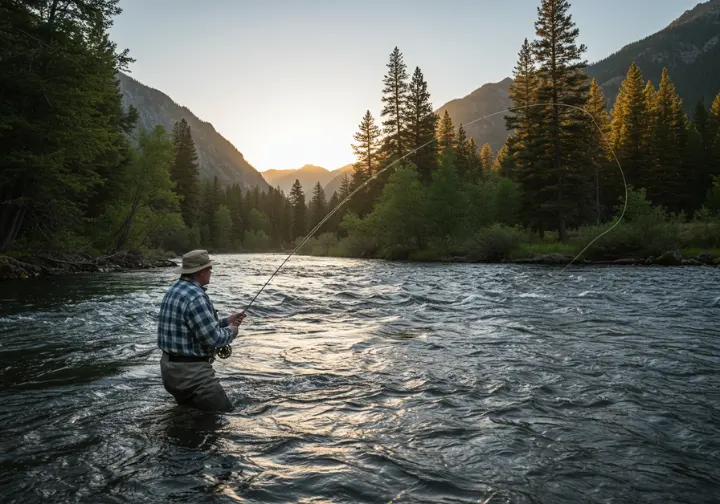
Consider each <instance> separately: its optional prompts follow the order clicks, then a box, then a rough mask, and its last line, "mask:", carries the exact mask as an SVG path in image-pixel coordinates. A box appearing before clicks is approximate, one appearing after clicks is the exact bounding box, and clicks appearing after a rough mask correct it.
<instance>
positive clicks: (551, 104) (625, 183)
mask: <svg viewBox="0 0 720 504" xmlns="http://www.w3.org/2000/svg"><path fill="white" fill-rule="evenodd" d="M533 107H566V108H569V109H573V110H579V111H580V112H583V113H584V114H587V115H588V116H590V119H591V120H592V122H593V124H594V125H595V127H596V128H597V130H598V131H599V132H600V135H601V137H602V139H603V140H604V141H605V144H606V145H607V148H608V150H609V151H610V152H611V153H612V155H613V158H614V159H615V162H616V163H617V165H618V168H619V169H620V174H621V175H622V179H623V184H624V186H625V204H624V206H623V211H622V213H621V214H620V217H618V219H617V221H616V222H615V223H614V224H613V225H612V226H611V227H610V228H608V229H607V230H606V231H604V232H602V233H600V234H599V235H598V236H597V237H595V239H593V240H592V241H591V242H590V243H589V244H588V245H587V246H586V247H585V248H584V249H582V250H581V251H580V253H578V254H577V255H576V256H575V257H574V258H573V259H572V260H571V261H570V262H569V263H568V264H567V265H566V266H565V267H564V268H563V269H562V271H561V272H560V273H559V274H558V276H559V275H562V274H563V273H564V272H565V270H567V269H568V268H569V267H570V265H572V264H573V263H574V262H575V261H576V260H577V259H578V258H579V257H580V256H581V255H582V254H584V253H585V252H586V251H587V249H589V248H590V247H591V246H592V244H593V243H595V242H596V241H598V240H599V239H600V238H602V237H603V236H605V235H606V234H608V233H609V232H610V231H612V230H613V229H615V228H616V227H617V225H618V224H620V221H622V219H623V217H624V216H625V212H626V210H627V200H628V186H627V180H626V179H625V172H624V171H623V168H622V164H621V163H620V160H619V159H618V157H617V154H616V153H615V150H614V149H613V148H612V144H611V143H610V141H609V140H608V138H607V136H606V135H605V133H604V132H603V130H602V128H601V127H600V125H599V124H598V123H597V121H596V120H595V118H594V117H593V115H592V114H591V113H590V112H588V111H587V110H585V109H584V108H582V107H578V106H575V105H568V104H565V103H555V104H553V103H533V104H529V105H519V106H517V107H510V108H507V109H503V110H500V111H498V112H493V113H492V114H487V115H484V116H482V117H479V118H477V119H475V120H473V121H470V122H469V123H467V124H465V125H464V126H470V125H471V124H475V123H477V122H480V121H484V120H486V119H489V118H491V117H494V116H497V115H500V114H506V113H508V112H514V111H517V110H524V109H529V108H533ZM433 114H434V112H433ZM433 142H437V138H433V139H432V140H430V141H428V142H425V143H424V144H422V145H421V146H420V147H417V148H415V149H413V150H411V151H410V152H408V153H407V154H405V155H403V156H402V157H400V158H398V159H396V160H395V161H393V162H392V163H390V164H389V165H387V166H386V167H385V168H383V169H381V170H378V171H376V172H375V173H374V174H373V175H372V176H371V177H370V178H368V179H367V180H366V181H364V182H363V183H362V184H360V185H359V186H358V187H357V188H355V190H354V191H352V192H351V193H350V194H348V195H347V196H346V197H345V198H344V199H343V200H342V201H341V202H340V203H338V204H337V206H335V208H333V209H332V210H331V211H330V212H328V214H327V215H326V216H325V217H324V218H323V219H322V220H321V221H320V222H319V223H318V224H317V225H316V226H315V227H314V228H312V229H311V230H310V232H309V233H308V234H307V235H306V236H305V237H304V238H303V239H302V240H301V241H300V243H299V244H298V245H297V246H296V247H295V248H294V249H293V251H292V252H290V254H289V255H288V256H287V257H286V258H285V260H284V261H283V262H282V263H280V266H278V267H277V269H276V270H275V271H274V272H273V274H272V275H270V278H268V279H267V281H266V282H265V283H264V284H263V286H262V287H260V290H259V291H258V292H257V294H255V296H254V297H253V298H252V300H251V301H250V303H249V304H248V305H247V306H246V307H245V309H244V310H243V311H242V313H243V315H244V314H245V313H246V312H247V311H248V310H249V309H250V307H251V306H252V305H253V303H255V300H256V299H257V298H258V296H259V295H260V294H261V293H262V291H263V290H265V287H267V286H268V284H269V283H270V282H271V281H272V279H273V278H274V277H275V275H277V274H278V272H279V271H280V270H281V269H282V267H283V266H285V263H286V262H288V260H289V259H290V258H291V257H292V256H293V255H295V254H296V253H297V251H298V250H300V249H301V248H302V246H303V245H305V243H307V241H308V240H309V239H310V238H312V236H313V235H314V234H315V233H316V232H317V231H318V230H319V229H320V228H321V227H322V226H323V224H325V223H326V222H327V221H328V220H329V219H330V218H331V217H332V216H333V215H335V213H336V212H337V211H338V210H340V208H342V206H343V205H344V204H345V203H347V201H348V200H350V199H351V198H352V197H353V196H355V195H356V194H357V193H358V192H360V191H361V190H362V189H363V188H365V186H367V185H368V184H369V183H370V182H372V181H373V180H374V179H375V178H376V177H377V176H378V175H380V174H381V173H383V172H385V171H387V170H389V169H390V168H392V167H393V166H395V165H396V164H398V163H399V162H401V161H403V160H404V159H406V158H407V157H409V156H412V155H413V154H415V153H416V152H417V151H419V150H420V149H423V148H425V147H427V146H428V145H430V144H431V143H433ZM229 348H230V347H229V345H228V346H227V347H221V348H219V349H218V355H219V356H220V357H221V358H227V357H223V355H222V354H227V356H228V357H229V356H230V353H231V352H232V350H228V349H229ZM221 352H222V354H221Z"/></svg>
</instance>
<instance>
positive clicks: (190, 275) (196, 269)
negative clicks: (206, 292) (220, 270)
mask: <svg viewBox="0 0 720 504" xmlns="http://www.w3.org/2000/svg"><path fill="white" fill-rule="evenodd" d="M212 265H213V262H212V261H211V260H210V257H209V256H208V253H207V250H193V251H191V252H188V253H187V254H185V255H184V256H183V258H182V267H180V268H178V269H176V270H175V273H179V274H180V277H181V278H185V279H188V280H195V281H196V282H197V283H199V284H200V285H207V284H209V283H210V275H211V274H212Z"/></svg>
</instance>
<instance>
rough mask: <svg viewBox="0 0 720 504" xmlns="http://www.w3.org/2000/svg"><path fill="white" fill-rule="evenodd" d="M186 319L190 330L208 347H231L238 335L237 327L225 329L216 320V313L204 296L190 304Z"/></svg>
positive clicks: (226, 327)
mask: <svg viewBox="0 0 720 504" xmlns="http://www.w3.org/2000/svg"><path fill="white" fill-rule="evenodd" d="M186 317H187V323H188V326H189V327H190V329H191V330H192V331H193V332H194V333H195V334H196V335H197V337H198V339H199V340H200V341H201V342H203V343H205V344H206V345H207V346H217V347H220V346H225V345H229V344H230V343H231V342H232V340H233V339H235V336H236V335H237V327H234V326H230V325H227V326H225V327H223V326H222V325H221V323H220V322H218V321H217V320H216V319H215V311H214V310H213V308H212V306H211V305H210V303H209V302H208V300H207V299H206V298H205V297H204V296H198V297H197V298H196V299H194V300H193V301H191V302H190V304H189V305H188V310H187V312H186Z"/></svg>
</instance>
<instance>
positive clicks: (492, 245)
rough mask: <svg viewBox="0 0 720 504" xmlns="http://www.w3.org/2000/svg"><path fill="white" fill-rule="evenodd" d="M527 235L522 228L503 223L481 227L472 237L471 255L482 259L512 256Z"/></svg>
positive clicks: (497, 259)
mask: <svg viewBox="0 0 720 504" xmlns="http://www.w3.org/2000/svg"><path fill="white" fill-rule="evenodd" d="M524 237H525V232H524V231H523V230H522V229H520V228H511V227H508V226H504V225H502V224H493V225H492V226H490V227H487V228H484V229H481V230H480V231H478V232H477V233H475V235H474V236H473V237H472V238H471V239H470V242H469V243H468V246H467V248H468V250H469V251H470V255H471V256H472V257H473V258H474V259H477V260H480V261H488V262H494V261H500V260H502V259H507V258H509V257H510V253H511V252H512V250H513V249H514V248H515V247H517V245H518V244H519V243H520V242H521V241H522V240H523V238H524Z"/></svg>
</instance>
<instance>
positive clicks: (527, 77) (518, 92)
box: [505, 39, 539, 141]
mask: <svg viewBox="0 0 720 504" xmlns="http://www.w3.org/2000/svg"><path fill="white" fill-rule="evenodd" d="M538 84H539V81H538V75H537V71H536V69H535V62H534V58H533V52H532V46H531V45H530V42H528V39H525V42H523V45H522V48H521V49H520V52H519V53H518V62H517V65H516V66H515V68H514V69H513V82H512V84H510V100H511V101H512V104H513V108H514V109H515V110H513V111H512V115H509V116H506V117H505V123H506V127H507V129H508V130H510V131H513V130H514V134H515V136H517V137H518V139H519V140H521V141H522V139H523V138H525V137H526V136H527V135H529V134H530V130H531V128H532V126H533V124H534V123H535V115H536V107H533V106H532V105H537V92H538Z"/></svg>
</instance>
